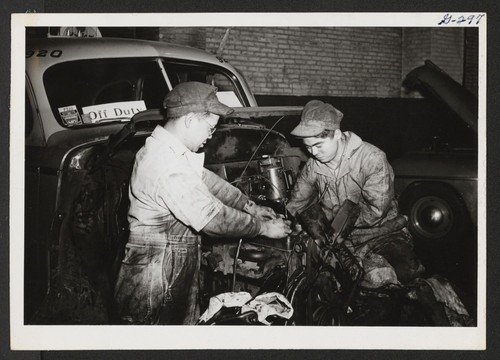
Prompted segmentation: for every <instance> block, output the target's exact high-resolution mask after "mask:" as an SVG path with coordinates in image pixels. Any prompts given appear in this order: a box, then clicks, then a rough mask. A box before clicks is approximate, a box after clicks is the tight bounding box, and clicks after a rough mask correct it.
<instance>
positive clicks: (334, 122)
mask: <svg viewBox="0 0 500 360" xmlns="http://www.w3.org/2000/svg"><path fill="white" fill-rule="evenodd" d="M343 117H344V114H342V113H341V112H340V111H339V110H337V109H335V108H334V107H333V106H332V105H330V104H327V103H324V102H323V101H320V100H311V101H309V102H308V103H307V104H306V105H305V106H304V109H303V110H302V116H301V119H300V123H299V125H297V127H295V129H293V130H292V132H291V133H290V134H292V135H294V136H298V137H314V136H317V135H319V134H321V132H323V130H336V129H340V122H341V121H342V118H343Z"/></svg>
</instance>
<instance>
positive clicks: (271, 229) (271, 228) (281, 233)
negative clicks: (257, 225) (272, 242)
mask: <svg viewBox="0 0 500 360" xmlns="http://www.w3.org/2000/svg"><path fill="white" fill-rule="evenodd" d="M290 224H291V221H289V220H283V219H282V218H277V219H273V220H267V221H262V233H261V235H264V236H266V237H268V238H271V239H282V238H284V237H286V236H287V235H288V234H290V233H291V232H292V229H291V228H290Z"/></svg>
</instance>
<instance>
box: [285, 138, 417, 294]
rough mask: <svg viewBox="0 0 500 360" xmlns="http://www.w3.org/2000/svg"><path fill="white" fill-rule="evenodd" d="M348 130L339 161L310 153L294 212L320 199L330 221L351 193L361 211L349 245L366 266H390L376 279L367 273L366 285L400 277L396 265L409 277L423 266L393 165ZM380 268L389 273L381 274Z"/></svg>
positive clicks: (297, 189)
mask: <svg viewBox="0 0 500 360" xmlns="http://www.w3.org/2000/svg"><path fill="white" fill-rule="evenodd" d="M343 134H344V139H345V143H344V149H343V153H342V156H341V158H340V160H339V161H338V163H335V162H333V161H331V162H329V163H321V162H319V161H317V160H316V159H314V158H310V159H309V160H308V161H307V162H306V164H305V165H304V167H303V169H302V171H301V173H300V174H299V176H298V179H297V182H296V184H295V186H294V189H293V191H292V194H291V198H290V201H289V202H288V204H287V209H288V211H290V213H291V214H292V215H294V216H295V215H297V214H300V213H301V212H302V211H304V210H305V209H307V207H308V206H309V205H311V204H314V203H317V202H318V201H319V203H320V206H321V208H322V210H323V212H324V214H325V216H326V218H327V220H328V223H331V222H332V221H333V219H334V218H335V216H336V215H337V212H338V211H339V208H340V206H341V205H342V204H343V203H344V201H345V200H346V199H349V200H351V201H353V202H354V203H356V204H358V205H359V208H360V215H359V217H358V219H357V221H356V223H355V226H354V230H353V231H352V232H351V234H350V236H349V239H348V240H349V242H350V244H349V246H350V247H351V249H352V250H353V252H354V254H355V255H356V256H358V258H360V259H361V260H362V262H363V266H364V268H365V271H366V270H371V268H377V267H379V268H386V269H387V268H389V270H390V271H389V272H379V274H378V276H376V277H375V278H372V279H370V278H369V277H368V276H367V277H366V278H365V280H366V282H367V283H368V284H365V285H367V286H372V287H377V286H380V285H383V283H384V282H385V283H387V282H393V281H396V280H395V279H390V277H391V274H390V272H392V273H393V274H394V271H395V274H396V275H397V278H398V280H399V281H400V282H402V283H406V282H408V281H410V280H412V279H413V278H415V277H416V276H417V275H419V274H420V273H421V272H422V271H423V270H424V269H423V266H422V265H421V264H420V262H419V261H418V259H417V258H416V256H415V254H414V252H413V250H412V239H411V236H410V234H409V232H408V230H407V229H406V223H407V219H406V218H405V217H404V216H402V215H400V214H399V212H398V205H397V202H396V200H395V197H394V173H393V170H392V168H391V166H390V165H389V163H388V161H387V158H386V156H385V153H384V152H383V151H382V150H380V149H378V148H377V147H375V146H373V145H371V144H369V143H366V142H363V141H362V140H361V138H360V137H358V136H357V135H356V134H354V133H352V132H349V131H346V132H344V133H343ZM341 151H342V150H341ZM387 262H389V264H390V266H389V265H388V264H387ZM391 267H392V268H391ZM380 274H382V277H389V279H381V278H380V277H381V276H380ZM367 275H369V274H368V271H367ZM394 277H395V276H393V278H394Z"/></svg>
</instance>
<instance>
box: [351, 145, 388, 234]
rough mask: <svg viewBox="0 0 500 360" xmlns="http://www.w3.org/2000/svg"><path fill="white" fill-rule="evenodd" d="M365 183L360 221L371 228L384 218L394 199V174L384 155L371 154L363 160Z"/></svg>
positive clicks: (362, 191)
mask: <svg viewBox="0 0 500 360" xmlns="http://www.w3.org/2000/svg"><path fill="white" fill-rule="evenodd" d="M362 169H363V172H364V173H365V174H366V175H365V182H364V184H363V186H362V190H361V196H362V198H363V200H364V201H361V202H360V203H359V205H360V219H362V220H363V222H364V224H359V225H367V226H372V225H375V224H377V223H378V222H379V221H381V219H382V218H384V217H385V216H386V214H387V211H388V210H389V208H390V205H391V202H392V200H393V199H394V186H393V181H394V173H393V171H392V167H391V165H390V164H389V162H388V161H387V158H386V156H385V154H384V153H382V152H379V153H376V154H371V155H369V156H368V157H366V158H365V161H364V163H363V166H362Z"/></svg>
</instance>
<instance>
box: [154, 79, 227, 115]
mask: <svg viewBox="0 0 500 360" xmlns="http://www.w3.org/2000/svg"><path fill="white" fill-rule="evenodd" d="M216 92H217V88H216V87H215V86H212V85H208V84H204V83H201V82H195V81H190V82H184V83H180V84H179V85H177V86H176V87H174V88H173V89H172V91H170V92H169V93H168V94H167V95H166V96H165V99H164V100H163V107H164V108H166V109H167V117H179V116H183V115H186V114H188V113H190V112H195V113H196V112H205V111H207V112H209V113H212V114H216V115H220V116H226V115H229V114H231V113H232V112H233V111H234V109H233V108H230V107H229V106H226V105H224V104H223V103H221V102H220V101H219V99H218V98H217V96H216V95H215V93H216Z"/></svg>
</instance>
